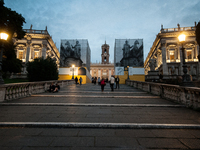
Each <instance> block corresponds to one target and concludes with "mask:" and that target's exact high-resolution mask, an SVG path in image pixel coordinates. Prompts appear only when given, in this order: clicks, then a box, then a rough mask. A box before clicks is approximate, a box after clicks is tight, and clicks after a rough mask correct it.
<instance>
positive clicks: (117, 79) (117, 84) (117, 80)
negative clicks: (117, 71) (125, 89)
mask: <svg viewBox="0 0 200 150" xmlns="http://www.w3.org/2000/svg"><path fill="white" fill-rule="evenodd" d="M115 82H116V87H115V88H116V89H117V87H118V89H119V76H117V78H115Z"/></svg>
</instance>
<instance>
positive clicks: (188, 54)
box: [187, 50, 192, 59]
mask: <svg viewBox="0 0 200 150" xmlns="http://www.w3.org/2000/svg"><path fill="white" fill-rule="evenodd" d="M187 59H192V51H191V50H187Z"/></svg>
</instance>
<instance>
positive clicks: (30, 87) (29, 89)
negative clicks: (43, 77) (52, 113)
mask: <svg viewBox="0 0 200 150" xmlns="http://www.w3.org/2000/svg"><path fill="white" fill-rule="evenodd" d="M51 83H58V85H60V87H61V88H62V87H64V86H66V85H70V84H73V83H74V80H53V81H41V82H24V83H13V84H4V85H1V86H0V102H2V101H7V100H13V99H18V98H22V97H27V96H31V95H32V94H37V93H43V92H45V91H47V90H48V89H49V86H50V84H51Z"/></svg>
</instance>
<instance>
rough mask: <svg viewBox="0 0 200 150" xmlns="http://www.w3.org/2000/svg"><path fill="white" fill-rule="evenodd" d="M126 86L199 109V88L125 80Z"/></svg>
mask: <svg viewBox="0 0 200 150" xmlns="http://www.w3.org/2000/svg"><path fill="white" fill-rule="evenodd" d="M126 84H127V85H129V86H133V87H135V88H138V89H141V90H144V91H146V92H149V93H152V94H155V95H160V96H161V97H162V98H165V99H169V100H172V101H174V102H176V103H181V104H184V105H185V106H186V107H191V108H193V109H200V88H198V87H184V86H178V85H171V84H162V83H153V82H141V81H133V80H126Z"/></svg>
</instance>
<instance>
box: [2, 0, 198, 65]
mask: <svg viewBox="0 0 200 150" xmlns="http://www.w3.org/2000/svg"><path fill="white" fill-rule="evenodd" d="M5 6H7V7H9V8H11V9H12V10H15V11H17V12H18V13H20V14H22V16H24V17H25V19H26V22H27V23H26V24H25V25H24V28H30V25H31V24H33V29H37V30H44V29H45V26H48V31H49V33H50V34H51V35H52V37H53V40H54V42H56V43H57V44H56V45H57V47H58V48H59V47H60V40H61V39H88V41H89V45H90V49H91V54H92V56H91V61H92V62H96V60H97V61H101V45H102V44H104V42H105V39H106V43H108V44H109V45H110V60H111V61H113V60H114V42H115V39H126V38H127V39H137V38H140V39H143V42H144V58H146V56H147V54H148V52H149V50H150V47H151V46H152V44H153V41H154V40H155V38H156V34H158V33H159V31H160V26H161V24H163V25H164V28H174V27H176V26H177V23H180V25H181V26H193V25H194V21H199V16H200V9H199V8H200V1H199V0H192V1H188V0H176V1H174V0H167V1H160V0H151V1H138V0H98V1H95V0H67V1H66V0H58V1H54V0H42V1H41V0H34V1H27V0H18V1H15V0H5Z"/></svg>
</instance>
